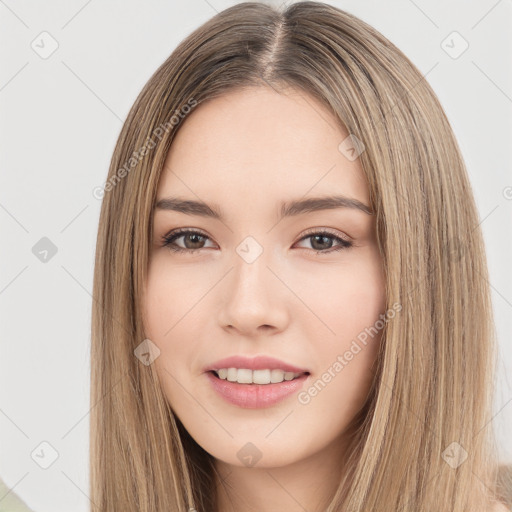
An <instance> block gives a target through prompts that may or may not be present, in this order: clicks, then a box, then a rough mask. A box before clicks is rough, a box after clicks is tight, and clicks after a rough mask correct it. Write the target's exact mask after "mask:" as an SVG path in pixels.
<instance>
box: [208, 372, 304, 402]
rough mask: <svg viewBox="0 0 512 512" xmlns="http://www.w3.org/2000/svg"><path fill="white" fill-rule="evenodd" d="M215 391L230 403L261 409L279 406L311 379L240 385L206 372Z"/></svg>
mask: <svg viewBox="0 0 512 512" xmlns="http://www.w3.org/2000/svg"><path fill="white" fill-rule="evenodd" d="M206 375H207V377H208V379H209V380H210V382H211V384H212V386H213V389H215V391H217V393H219V395H220V396H222V398H224V399H225V400H227V401H228V402H230V403H232V404H234V405H237V406H239V407H244V408H246V409H260V408H263V407H269V406H271V405H274V404H277V403H278V402H280V401H281V400H284V399H285V398H286V397H288V396H290V395H292V394H294V393H296V392H297V391H298V390H299V389H300V388H301V387H302V385H303V384H304V381H305V380H306V379H307V378H308V377H309V374H304V375H301V376H300V377H297V378H296V379H293V380H285V381H283V382H279V383H276V384H239V383H238V382H230V381H229V380H224V379H219V377H217V376H216V375H214V373H213V372H206Z"/></svg>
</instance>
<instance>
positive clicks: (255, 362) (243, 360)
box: [204, 356, 309, 373]
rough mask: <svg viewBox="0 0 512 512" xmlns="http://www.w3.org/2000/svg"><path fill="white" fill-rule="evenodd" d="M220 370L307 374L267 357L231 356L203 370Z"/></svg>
mask: <svg viewBox="0 0 512 512" xmlns="http://www.w3.org/2000/svg"><path fill="white" fill-rule="evenodd" d="M221 368H246V369H248V370H284V371H285V372H293V373H309V370H307V369H305V368H299V367H298V366H294V365H292V364H288V363H285V362H284V361H280V360H279V359H275V358H273V357H269V356H256V357H244V356H231V357H226V358H225V359H220V360H219V361H215V362H214V363H212V364H210V365H208V366H206V367H205V368H204V371H205V372H209V371H217V370H220V369H221Z"/></svg>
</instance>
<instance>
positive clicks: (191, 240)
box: [163, 230, 208, 253]
mask: <svg viewBox="0 0 512 512" xmlns="http://www.w3.org/2000/svg"><path fill="white" fill-rule="evenodd" d="M179 238H183V243H184V245H185V247H180V246H179V245H176V240H178V239H179ZM207 239H208V237H207V236H206V235H204V234H203V233H201V232H199V231H193V230H180V231H172V232H171V233H169V234H168V235H166V236H164V237H163V246H164V247H169V249H171V250H172V251H176V252H189V253H192V252H195V251H197V250H199V249H203V248H204V242H205V240H207Z"/></svg>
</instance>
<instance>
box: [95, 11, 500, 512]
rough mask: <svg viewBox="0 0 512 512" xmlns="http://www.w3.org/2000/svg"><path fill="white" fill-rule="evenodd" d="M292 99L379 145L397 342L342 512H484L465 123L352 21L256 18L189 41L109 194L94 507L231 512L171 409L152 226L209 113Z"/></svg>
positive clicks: (482, 315)
mask: <svg viewBox="0 0 512 512" xmlns="http://www.w3.org/2000/svg"><path fill="white" fill-rule="evenodd" d="M252 86H267V87H268V86H270V87H273V88H274V89H276V90H281V89H284V88H287V87H293V88H296V89H299V90H301V91H303V92H304V93H306V94H309V95H312V96H313V97H315V98H317V99H319V100H320V101H321V102H322V103H323V104H324V105H325V106H326V107H327V108H329V109H330V110H331V111H332V112H333V113H334V114H335V116H336V118H337V119H338V120H339V122H340V126H343V127H344V129H346V130H347V131H348V132H349V133H350V134H353V135H355V136H356V137H357V139H359V140H361V141H362V142H363V144H364V148H365V150H364V151H363V152H362V153H361V155H360V157H359V158H360V161H361V165H362V167H363V170H364V173H365V175H366V178H367V181H368V185H369V190H370V199H371V203H372V204H371V206H372V209H373V211H374V212H375V215H376V226H377V233H378V243H379V248H380V251H381V254H382V258H383V262H384V266H385V271H386V294H387V302H388V304H394V303H399V304H401V305H402V311H401V314H400V315H397V316H396V318H395V319H394V320H393V321H391V322H389V324H388V325H387V326H386V331H385V337H384V338H383V340H382V344H381V352H380V354H379V358H378V372H377V374H376V378H375V381H374V385H373V388H372V393H371V395H370V399H369V401H368V403H367V404H366V407H365V417H364V418H363V421H361V422H360V424H358V428H357V429H356V433H355V435H354V437H353V443H352V448H351V449H352V451H351V453H350V457H349V460H348V461H347V464H348V465H349V467H350V471H347V472H346V474H345V475H343V476H342V475H340V484H339V489H338V492H337V493H336V495H335V496H333V498H332V502H331V504H330V506H329V508H328V511H329V512H334V511H362V510H369V511H370V510H371V511H377V510H378V511H391V510H393V511H401V512H412V511H414V512H432V511H434V510H435V511H436V512H443V511H445V512H448V511H449V512H453V511H457V512H462V511H464V512H471V511H473V512H476V511H478V512H481V511H482V510H487V509H488V508H489V504H490V501H491V499H492V498H493V497H495V496H501V497H502V498H503V497H504V494H503V492H502V491H503V489H502V490H500V489H499V488H497V485H496V482H497V470H498V458H497V449H496V445H495V444H496V443H495V440H494V437H493V432H492V422H491V408H492V390H493V386H494V382H493V376H494V365H495V359H496V348H495V333H494V326H493V320H492V308H491V303H490V294H489V286H488V282H487V279H488V274H487V265H486V257H485V251H484V245H483V241H482V234H481V230H480V228H479V221H478V215H477V209H476V206H475V202H474V199H473V195H472V192H471V187H470V183H469V180H468V176H467V172H466V169H465V166H464V162H463V159H462V157H461V154H460V151H459V148H458V145H457V142H456V140H455V138H454V135H453V132H452V129H451V127H450V124H449V122H448V120H447V118H446V116H445V114H444V112H443V110H442V108H441V106H440V104H439V102H438V100H437V98H436V96H435V94H434V92H433V91H432V89H431V88H430V86H429V85H428V83H427V81H426V80H425V79H424V77H423V76H422V74H421V73H420V72H419V71H418V69H417V68H416V67H415V66H414V65H413V64H412V63H411V62H410V61H409V60H408V59H407V58H406V57H405V56H404V54H403V53H402V52H401V51H400V50H399V49H398V48H396V47H395V46H394V45H393V44H392V43H391V42H390V41H388V40H387V39H386V38H385V37H383V36H382V35H381V34H380V33H378V32H377V31H376V30H375V29H373V28H372V27H371V26H369V25H367V24H366V23H364V22H363V21H361V20H359V19H358V18H356V17H355V16H353V15H351V14H349V13H347V12H344V11H342V10H340V9H338V8H335V7H332V6H329V5H325V4H322V3H317V2H299V3H295V4H292V5H290V6H289V7H287V8H286V9H282V10H280V9H277V8H273V7H270V6H268V5H265V4H259V3H252V2H247V3H241V4H238V5H236V6H234V7H231V8H228V9H226V10H224V11H222V12H221V13H219V14H218V15H216V16H214V17H213V18H212V19H210V20H209V21H208V22H206V23H204V24H203V25H202V26H201V27H199V28H198V29H197V30H195V31H194V32H193V33H192V34H190V35H189V36H188V37H187V38H186V39H185V40H184V41H183V42H182V43H181V44H180V45H179V46H178V47H177V48H176V49H175V50H174V52H173V53H172V54H171V55H170V57H169V58H168V59H167V60H166V61H165V62H164V63H163V64H162V65H161V66H160V68H159V69H158V70H157V71H156V72H155V73H154V74H153V76H152V77H151V78H150V80H149V81H148V82H147V84H146V85H145V87H144V88H143V90H142V92H141V93H140V95H139V96H138V98H137V100H136V101H135V104H134V105H133V107H132V109H131V110H130V112H129V115H128V117H127V119H126V121H125V123H124V126H123V128H122V131H121V134H120V136H119V139H118V141H117V145H116V147H115V150H114V154H113V157H112V160H111V164H110V169H109V174H108V179H107V182H106V185H105V187H104V189H103V191H102V195H103V203H102V208H101V216H100V222H99V230H98V239H97V248H96V261H95V271H94V292H93V295H94V303H93V311H92V352H91V407H92V410H91V424H90V435H91V437H90V454H91V465H90V471H91V472H90V485H91V488H90V493H91V495H90V497H91V501H92V504H93V505H94V506H96V507H97V509H99V510H101V511H105V512H106V511H116V512H117V511H120V510H123V511H130V510H134V511H135V510H136V511H139V512H157V511H158V512H161V511H163V510H166V511H169V512H171V511H174V512H177V511H180V512H183V511H187V510H189V508H194V509H195V510H197V511H198V512H214V511H215V510H216V494H215V485H216V480H215V472H214V466H213V463H212V457H211V456H210V455H209V454H208V453H206V452H205V451H204V450H203V449H202V448H201V447H200V446H199V445H197V443H195V441H194V440H193V439H192V438H191V437H190V435H188V433H187V431H186V430H185V429H184V427H183V426H182V425H181V424H180V422H179V420H178V419H177V418H176V417H175V415H174V414H173V412H172V411H171V409H170V406H169V404H168V403H167V401H166V399H165V397H164V394H163V392H162V389H161V387H160V384H159V380H158V377H157V375H156V372H155V369H154V365H151V364H149V365H146V364H144V362H143V361H141V359H139V358H138V357H136V355H135V354H134V351H135V350H136V349H137V347H139V346H140V344H141V342H143V340H144V339H145V338H146V336H145V332H144V319H143V314H142V311H143V308H142V304H143V302H142V301H143V300H144V283H145V279H146V272H147V268H148V263H149V259H148V256H149V245H150V238H151V232H152V210H153V206H154V201H155V198H156V192H157V188H158V183H159V179H160V175H161V172H162V168H163V163H164V160H165V157H166V155H167V152H168V151H169V148H170V145H171V144H172V141H173V139H174V137H175V135H176V133H177V131H178V130H179V127H180V126H181V124H182V123H183V122H185V121H186V113H187V112H188V111H190V110H191V109H193V108H200V105H201V103H203V102H204V101H207V100H210V99H212V98H215V97H218V96H220V95H223V94H226V93H228V92H229V91H230V90H234V89H235V88H239V87H252Z"/></svg>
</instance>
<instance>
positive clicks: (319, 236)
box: [162, 229, 353, 255]
mask: <svg viewBox="0 0 512 512" xmlns="http://www.w3.org/2000/svg"><path fill="white" fill-rule="evenodd" d="M180 238H183V240H187V239H188V240H189V241H191V245H192V246H193V247H180V246H179V245H177V244H176V240H178V239H180ZM308 238H309V239H311V244H312V246H313V250H314V251H315V252H316V253H317V254H318V255H322V254H329V253H331V252H334V251H340V250H342V249H348V248H350V247H352V246H353V243H352V242H351V241H349V240H346V239H345V238H341V237H340V236H337V235H335V234H334V233H331V232H329V231H325V230H324V231H314V232H310V233H308V234H307V235H305V236H303V237H302V238H301V239H300V240H299V242H302V241H303V240H307V239H308ZM205 240H209V237H208V236H206V235H205V234H204V233H202V232H200V231H194V230H190V229H187V230H179V231H171V232H170V233H169V234H168V235H165V236H164V237H163V239H162V243H163V246H164V247H168V248H169V249H171V250H172V251H174V252H186V253H189V254H191V253H194V252H196V251H198V250H200V249H204V247H203V246H201V247H197V245H201V244H203V243H204V241H205ZM329 240H334V241H335V242H337V243H338V244H339V245H338V246H334V248H333V247H332V245H333V244H332V242H329ZM325 244H327V245H329V247H327V248H326V247H325ZM186 245H187V244H186V243H185V246H186ZM322 245H324V247H322ZM315 246H316V248H315ZM317 249H318V250H317Z"/></svg>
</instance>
